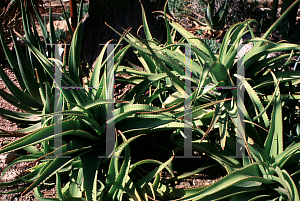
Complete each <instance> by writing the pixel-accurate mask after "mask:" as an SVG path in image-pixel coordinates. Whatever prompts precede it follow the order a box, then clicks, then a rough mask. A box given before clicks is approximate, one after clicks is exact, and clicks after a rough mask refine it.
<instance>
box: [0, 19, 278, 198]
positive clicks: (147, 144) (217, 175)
mask: <svg viewBox="0 0 300 201" xmlns="http://www.w3.org/2000/svg"><path fill="white" fill-rule="evenodd" d="M187 23H188V22H187ZM54 25H55V29H64V30H66V24H65V22H64V21H55V22H54ZM192 28H193V27H192ZM192 28H191V29H192ZM38 32H39V33H41V31H40V30H38ZM216 35H218V34H216ZM279 37H280V36H279ZM274 38H276V40H277V41H278V40H279V39H278V38H277V36H276V35H273V38H272V39H273V40H274ZM0 68H2V69H3V70H4V71H5V72H6V74H7V75H8V76H9V77H10V79H11V80H12V81H13V82H14V83H15V84H17V86H18V83H17V79H16V78H15V76H14V73H13V71H12V69H11V68H10V67H9V66H8V65H7V64H0ZM132 87H133V85H124V84H122V83H117V84H116V88H115V98H116V99H120V98H121V97H122V96H123V95H124V94H126V93H127V92H128V91H129V90H130V89H131V88H132ZM0 89H3V90H4V91H6V92H9V90H8V89H7V87H6V86H5V84H4V83H3V81H2V79H0ZM0 108H3V109H7V110H11V111H18V112H22V111H21V110H20V109H18V108H17V107H15V106H13V105H11V104H9V103H8V102H6V101H5V100H4V99H3V98H2V97H1V96H0ZM0 129H2V130H7V131H14V130H19V129H21V126H20V125H18V124H15V123H12V122H10V121H8V120H6V119H5V118H3V117H1V116H0ZM160 135H161V136H160V137H163V138H165V139H163V140H162V138H160V141H157V140H154V139H157V138H155V137H153V136H146V137H145V138H147V139H145V138H143V139H142V138H140V141H138V140H137V141H134V142H133V143H132V144H133V145H132V153H134V152H135V151H136V152H138V153H139V154H138V155H137V156H136V158H135V159H134V160H136V161H138V160H140V159H145V158H153V159H157V160H160V161H166V160H167V159H168V157H169V154H167V155H161V153H162V152H161V151H160V149H158V148H157V146H155V144H157V145H160V144H161V145H163V146H164V147H165V146H167V148H168V146H171V144H170V143H167V144H166V142H168V138H167V137H168V134H167V133H160ZM17 139H19V138H16V137H1V135H0V148H2V147H3V146H4V144H6V143H7V142H13V141H15V140H17ZM162 143H163V144H162ZM169 148H170V147H169ZM134 150H135V151H134ZM149 153H151V154H150V155H149ZM147 154H148V155H147ZM195 155H197V156H199V158H195V159H179V158H178V159H174V169H175V170H176V175H181V174H184V173H187V172H190V171H193V170H195V169H197V168H199V167H200V166H201V165H203V164H204V163H206V162H208V161H209V160H210V159H209V157H207V156H205V155H203V153H199V152H195ZM139 157H143V158H139ZM155 157H156V158H155ZM13 159H14V155H13V153H10V154H2V155H0V175H2V172H3V171H4V169H5V168H6V167H7V163H9V161H10V160H13ZM32 166H34V164H28V163H20V164H17V165H14V166H12V167H11V168H10V169H9V170H8V171H7V172H6V173H5V175H3V177H2V178H1V182H7V181H11V180H14V179H15V178H16V176H17V175H20V174H22V172H24V171H25V170H27V169H28V168H30V167H32ZM143 168H145V169H147V167H143ZM146 171H149V170H146ZM161 176H162V179H163V180H167V179H169V178H170V174H168V173H167V172H165V171H164V172H162V174H161ZM223 176H225V171H224V170H223V169H222V168H220V166H216V167H213V168H210V169H209V170H206V171H203V172H201V173H199V174H195V175H194V176H192V177H188V178H186V179H182V180H180V181H178V182H174V183H173V185H172V186H173V187H175V188H178V189H190V188H198V187H203V186H208V185H211V184H213V183H215V182H216V181H218V180H219V179H221V178H222V177H223ZM21 187H22V185H20V186H14V187H11V188H0V192H7V191H10V190H14V189H18V188H21ZM41 191H42V193H43V194H44V197H56V190H55V188H54V186H50V187H49V186H44V185H42V186H41ZM20 194H21V193H17V194H3V195H0V198H1V200H7V201H10V200H21V201H22V200H34V201H35V200H38V199H37V198H35V196H34V192H33V191H30V192H28V193H27V194H25V195H23V196H22V197H21V196H20Z"/></svg>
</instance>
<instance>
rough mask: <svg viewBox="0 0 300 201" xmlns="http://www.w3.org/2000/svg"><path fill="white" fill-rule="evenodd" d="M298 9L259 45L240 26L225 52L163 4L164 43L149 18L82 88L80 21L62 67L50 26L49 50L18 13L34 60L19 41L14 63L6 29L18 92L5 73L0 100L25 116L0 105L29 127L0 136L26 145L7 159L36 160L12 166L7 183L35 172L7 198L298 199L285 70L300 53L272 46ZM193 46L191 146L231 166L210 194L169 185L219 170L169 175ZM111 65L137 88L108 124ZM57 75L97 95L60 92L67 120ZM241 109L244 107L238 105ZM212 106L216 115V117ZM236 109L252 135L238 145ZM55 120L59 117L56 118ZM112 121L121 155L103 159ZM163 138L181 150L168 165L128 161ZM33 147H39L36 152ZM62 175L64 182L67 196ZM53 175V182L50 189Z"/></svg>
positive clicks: (246, 26) (290, 88)
mask: <svg viewBox="0 0 300 201" xmlns="http://www.w3.org/2000/svg"><path fill="white" fill-rule="evenodd" d="M298 2H299V0H297V1H296V2H295V3H294V4H293V5H292V6H291V7H290V8H289V9H287V11H286V12H285V13H284V14H283V15H282V16H281V17H280V18H279V19H278V20H277V21H276V22H275V23H274V24H273V25H272V26H271V27H270V28H269V30H268V31H267V32H266V33H265V34H264V35H263V36H262V37H259V38H256V37H255V36H254V34H253V32H252V29H251V27H250V24H251V23H253V20H246V21H244V22H242V23H238V24H235V25H234V26H232V27H231V28H230V29H229V30H228V31H227V33H226V35H225V37H224V40H223V42H222V45H221V47H220V51H219V52H218V53H217V54H214V53H213V52H212V50H211V49H210V48H209V47H208V46H207V45H206V43H205V42H203V41H202V40H201V39H199V38H196V37H194V36H193V35H192V34H191V33H189V32H188V31H186V30H185V29H183V28H182V27H181V26H180V25H179V24H178V23H177V22H175V21H173V20H172V19H171V18H169V17H167V16H166V6H165V11H164V13H165V14H164V18H165V22H166V29H167V33H168V38H167V42H166V43H165V44H160V43H159V42H157V40H155V39H153V38H152V35H151V32H150V30H149V28H148V25H147V19H146V15H145V13H144V12H143V22H144V31H145V35H146V39H142V38H136V37H134V36H133V35H131V34H130V33H129V32H128V31H126V32H125V33H123V34H121V33H118V34H119V35H120V37H121V39H120V41H119V42H121V41H122V40H125V41H126V42H128V45H127V46H126V47H124V48H120V47H119V46H117V47H116V48H115V49H114V51H115V55H114V58H113V60H112V61H111V60H108V59H103V58H104V56H103V55H104V53H105V51H106V49H107V46H108V44H109V42H108V43H107V44H106V45H105V46H104V48H103V50H102V51H101V53H100V56H99V57H98V60H97V62H96V66H95V68H94V70H93V72H91V74H90V75H91V76H90V78H91V79H90V80H87V79H81V78H82V75H81V73H80V72H81V71H80V70H79V69H80V65H81V62H80V60H79V58H80V46H81V40H80V39H81V29H82V25H81V23H79V25H78V27H77V29H76V31H75V32H74V33H73V32H72V30H71V28H70V33H71V34H72V43H71V47H70V52H69V54H68V55H69V58H68V59H69V61H68V68H66V59H67V58H64V61H63V62H60V61H59V60H57V59H54V56H53V55H54V49H53V45H52V44H54V43H56V38H55V32H54V29H53V26H50V33H48V32H47V29H46V26H45V24H43V22H42V20H41V19H40V17H39V16H38V15H37V16H38V21H39V23H40V26H41V28H42V31H43V37H44V39H43V41H41V40H40V38H39V36H38V34H37V31H36V28H35V26H32V25H31V24H32V21H31V20H30V19H29V17H28V16H27V15H26V10H22V15H23V26H24V32H25V37H22V36H21V35H20V34H17V35H18V37H20V38H21V39H22V40H23V41H24V43H25V44H26V46H27V47H28V49H27V50H26V55H24V53H23V52H22V51H21V48H20V45H19V44H18V42H17V40H16V36H15V35H14V34H13V33H12V38H13V42H14V48H15V51H16V57H15V56H14V55H13V54H12V53H11V52H10V51H9V49H8V47H7V45H6V43H5V38H4V37H3V35H2V30H1V32H0V33H1V34H0V39H1V43H2V46H3V49H4V52H5V54H6V57H7V60H8V62H9V64H10V66H11V68H12V69H13V71H14V73H15V75H16V78H17V80H18V82H19V84H20V88H21V89H20V88H18V87H17V86H16V85H15V84H14V83H13V82H12V81H11V80H10V79H9V78H8V76H7V75H6V74H5V73H4V71H3V70H2V69H0V75H1V77H2V79H3V81H4V83H5V85H6V86H7V88H8V89H9V90H10V92H11V94H9V93H6V92H4V91H3V90H0V95H1V97H3V99H5V100H6V101H8V102H9V103H11V104H12V105H15V106H16V107H18V108H20V109H22V110H23V111H25V112H26V113H20V112H15V111H8V110H5V109H2V108H1V109H0V115H1V116H3V117H5V118H7V119H9V120H10V121H12V122H17V123H21V124H25V125H28V127H26V128H25V129H22V130H19V131H15V132H8V131H7V132H2V133H1V136H22V138H20V139H18V140H16V141H14V142H12V143H10V144H8V145H6V146H5V147H3V148H2V149H1V151H0V154H3V153H7V152H11V151H14V150H19V149H25V150H26V151H27V152H28V153H29V154H27V155H22V156H20V157H18V158H16V159H15V160H14V161H12V162H11V163H10V164H9V165H8V166H7V167H6V168H5V170H4V172H3V174H4V173H5V172H6V171H8V169H9V168H10V167H11V166H12V165H15V164H18V163H21V162H30V161H36V162H38V163H37V165H36V166H35V167H33V168H30V169H29V170H28V171H26V174H25V175H22V176H21V175H20V176H19V177H18V178H17V179H15V180H13V181H10V182H5V183H1V184H0V186H1V187H2V188H3V187H6V186H14V185H18V184H24V185H23V187H22V188H20V189H18V190H14V191H11V192H6V193H16V192H23V194H24V193H26V192H28V191H30V190H32V189H34V192H35V196H36V197H37V198H38V199H40V200H88V201H96V200H208V201H210V200H294V201H296V200H299V190H300V170H299V161H300V143H299V140H300V137H299V136H300V117H299V109H298V110H297V109H295V106H296V104H297V103H298V101H299V100H300V94H299V92H300V89H299V87H298V88H297V87H296V85H297V84H298V85H299V82H300V71H280V70H278V68H286V67H287V66H288V65H291V64H293V63H295V61H294V60H293V59H292V58H294V57H295V56H299V55H300V52H299V50H300V46H299V45H296V44H288V43H283V42H279V43H274V42H271V41H269V40H267V38H268V37H269V35H270V34H271V32H272V31H273V30H274V29H275V28H276V26H277V25H278V24H279V23H280V22H281V21H282V19H283V18H284V17H285V16H286V15H287V13H288V12H289V11H290V10H291V9H292V7H293V6H294V5H296V4H297V3H298ZM141 7H142V11H143V6H141ZM51 23H53V21H52V18H51V9H50V24H51ZM67 23H68V22H67ZM69 27H70V26H69ZM171 28H172V29H171ZM176 32H179V33H180V34H181V35H182V39H180V40H179V41H175V34H176ZM246 33H250V34H251V36H252V38H251V39H250V40H247V41H245V42H244V43H245V44H246V43H253V48H251V49H250V50H249V51H248V52H247V53H246V54H245V56H244V63H243V65H244V68H245V76H241V75H238V74H237V62H238V61H237V60H236V56H237V53H238V49H239V46H240V43H241V39H242V36H243V35H245V34H246ZM229 43H230V44H231V45H228V44H229ZM186 44H189V45H190V48H191V50H192V52H193V54H194V56H193V58H192V61H193V62H192V63H191V71H192V72H191V73H192V76H191V78H189V79H190V80H189V81H190V82H191V84H192V86H197V87H196V88H195V89H194V88H193V89H192V92H191V95H192V96H191V97H192V98H191V125H189V126H190V128H191V130H192V136H191V140H192V142H191V145H192V148H193V150H197V151H200V152H204V153H206V155H208V156H209V157H210V158H212V159H213V160H214V161H216V163H217V164H219V165H220V166H222V167H224V169H225V170H226V171H227V175H226V176H225V177H223V178H222V179H220V180H219V181H217V182H215V183H214V184H212V185H209V186H205V187H200V188H194V189H176V188H174V187H172V186H171V185H169V184H170V182H172V181H174V180H176V179H178V178H184V177H186V176H190V175H192V174H196V173H199V171H201V170H202V169H205V168H209V167H210V166H211V164H205V165H204V166H203V167H201V168H199V169H197V170H195V171H193V172H190V173H188V174H185V175H179V176H174V170H173V168H172V167H173V165H172V164H173V162H174V160H175V159H174V155H176V154H177V153H178V151H179V150H182V149H183V147H184V137H182V136H181V135H180V134H183V136H184V133H183V131H184V128H185V127H186V124H185V121H184V117H185V110H184V106H185V100H186V92H185V80H186V79H188V77H187V76H186V75H185V55H184V53H183V50H182V47H185V45H186ZM193 44H196V45H193ZM45 47H47V52H48V54H46V49H45ZM130 47H131V48H133V49H134V51H135V53H136V55H137V57H138V59H139V60H140V62H141V64H142V65H143V68H144V69H145V71H140V70H138V69H136V68H135V67H134V65H133V66H122V65H120V61H121V60H122V57H123V56H124V54H125V53H126V51H127V50H128V49H129V48H130ZM273 52H282V54H281V55H278V56H274V57H270V58H268V57H267V56H268V54H270V53H273ZM110 62H114V63H115V73H116V74H117V73H126V74H128V75H130V78H123V77H117V79H116V81H118V82H123V83H126V84H127V83H130V84H134V87H133V89H131V90H130V91H129V92H128V93H127V94H126V95H124V97H122V99H121V100H120V101H118V102H117V104H116V105H115V106H114V113H115V116H114V117H112V118H111V119H109V120H108V121H107V119H106V117H105V115H104V114H106V110H107V107H108V106H107V105H108V104H107V93H106V89H105V86H107V79H106V77H107V76H106V75H107V74H109V73H110V72H106V71H107V66H108V65H110ZM55 66H56V68H55V69H56V70H58V69H59V68H61V69H62V71H61V72H62V79H61V85H62V86H83V85H84V84H85V86H99V88H85V89H83V90H75V89H68V90H67V89H60V90H61V93H62V98H61V105H62V107H61V112H56V113H55V111H54V108H55V89H57V87H56V82H55V81H54V75H55V72H54V67H55ZM100 72H103V73H100ZM83 80H84V81H83ZM237 81H238V82H240V83H241V85H242V86H243V87H244V88H245V95H244V100H243V101H244V103H241V102H239V101H241V100H240V99H239V98H238V94H237V90H236V88H237V87H241V86H236V83H237ZM82 82H85V83H82ZM207 86H208V87H209V88H207ZM216 86H230V87H232V89H228V90H220V89H217V88H216ZM237 105H242V108H238V107H237ZM212 107H214V109H213V110H211V109H210V108H212ZM239 110H242V111H243V114H244V118H245V120H244V124H245V126H244V131H245V136H244V137H240V138H237V135H236V132H235V129H234V128H235V127H237V126H238V125H237V120H238V115H237V114H238V111H239ZM286 111H292V112H286ZM58 115H59V118H56V117H57V116H58ZM112 121H114V122H115V128H116V133H115V134H116V140H115V144H114V146H115V148H114V152H113V153H112V155H111V156H110V157H106V158H105V157H102V158H101V157H98V156H106V148H107V147H106V124H107V122H112ZM59 125H60V127H61V131H60V132H58V133H55V132H54V127H55V126H56V127H57V126H59ZM162 130H167V131H170V139H172V142H174V146H175V148H174V149H173V150H172V152H171V153H170V157H169V159H168V160H166V161H158V160H153V159H147V158H145V159H144V160H140V161H137V162H134V163H133V162H132V161H131V155H133V154H135V153H130V143H131V142H132V141H134V140H135V139H136V138H139V137H141V135H144V134H151V133H157V132H158V131H162ZM211 130H214V131H215V133H217V136H216V139H217V140H216V142H213V143H215V144H214V145H213V146H211V144H212V142H211V141H210V139H209V137H208V135H207V133H208V132H209V131H211ZM56 138H60V139H61V144H60V146H57V143H55V139H56ZM237 139H238V140H237ZM236 143H239V144H240V145H241V146H243V147H244V148H245V150H246V152H245V154H244V155H243V156H242V157H241V158H234V157H232V156H234V155H235V154H236ZM37 144H39V145H40V146H39V147H38V148H37V147H36V146H35V145H37ZM47 156H52V157H47ZM118 156H122V158H120V157H118ZM145 164H153V167H155V168H153V170H152V171H150V172H145V171H141V170H140V168H137V167H138V166H141V165H145ZM151 167H152V166H151ZM163 170H164V171H166V172H168V173H170V175H171V176H172V179H169V180H165V179H163V178H161V176H160V173H161V172H162V171H163ZM64 173H67V174H68V176H67V181H65V182H64V183H65V185H64V186H63V187H62V180H61V179H62V176H63V175H65V174H64ZM2 176H3V175H2ZM50 177H52V178H53V177H54V178H56V182H55V183H54V184H53V183H51V181H50V180H49V178H50ZM64 177H66V176H64ZM64 180H66V178H64ZM41 184H45V185H56V190H57V198H44V197H43V194H42V193H41V188H40V185H41Z"/></svg>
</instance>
